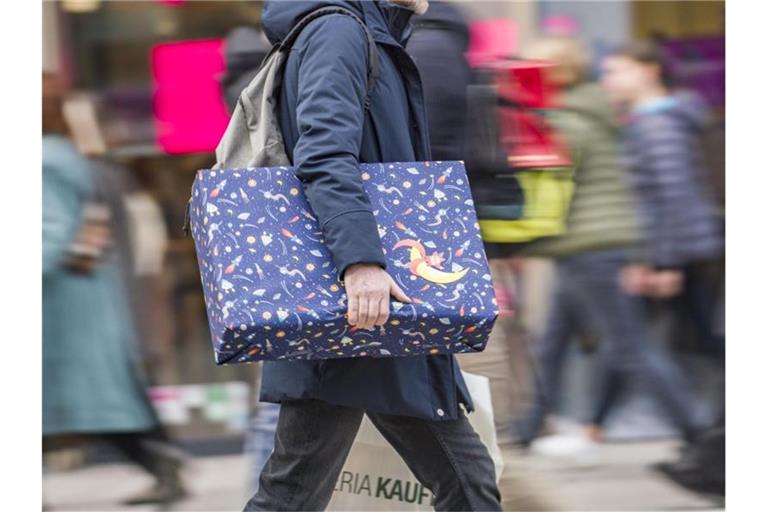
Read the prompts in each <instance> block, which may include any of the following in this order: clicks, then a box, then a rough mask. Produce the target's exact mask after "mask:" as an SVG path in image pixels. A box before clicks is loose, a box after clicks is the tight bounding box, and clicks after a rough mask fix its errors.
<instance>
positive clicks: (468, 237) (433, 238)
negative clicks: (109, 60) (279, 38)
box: [189, 162, 498, 364]
mask: <svg viewBox="0 0 768 512" xmlns="http://www.w3.org/2000/svg"><path fill="white" fill-rule="evenodd" d="M360 172H361V177H362V181H363V185H364V188H365V191H366V193H367V194H368V196H369V198H370V201H371V205H372V207H373V213H374V216H375V218H376V223H377V225H378V231H379V237H380V238H381V241H382V246H383V250H384V253H385V256H386V259H387V272H389V274H390V275H392V277H393V278H394V279H395V281H396V282H397V283H398V284H399V285H400V286H401V287H402V289H403V291H405V293H406V295H408V296H409V297H410V298H411V300H412V301H413V302H412V304H405V303H401V302H398V301H396V300H394V299H392V298H390V316H389V319H388V321H387V322H386V323H385V324H384V325H383V326H380V327H376V328H374V329H359V328H355V327H352V326H351V325H349V323H348V322H347V319H346V310H347V304H346V301H347V298H346V295H345V293H344V283H343V282H341V281H340V280H339V278H338V272H337V270H336V268H335V266H334V264H333V259H332V257H331V254H330V252H329V250H328V248H327V247H326V246H325V244H324V243H323V235H322V231H321V229H320V225H319V223H318V221H317V219H316V218H315V216H314V214H313V213H312V210H311V208H310V206H309V204H308V203H307V200H306V197H305V196H304V193H303V188H302V184H301V182H300V181H299V179H298V178H297V177H296V176H295V174H294V173H293V171H292V169H291V168H290V167H272V168H252V169H224V170H221V169H217V170H213V169H203V170H200V171H198V172H197V175H196V178H195V182H194V185H193V187H192V197H191V200H190V205H189V208H190V211H189V214H190V228H191V233H192V237H193V239H194V241H195V247H196V250H197V258H198V264H199V267H200V275H201V280H202V285H203V289H204V293H205V304H206V309H207V312H208V323H209V326H210V331H211V339H212V342H213V348H214V353H215V360H216V363H217V364H232V363H242V362H248V361H259V360H296V359H299V360H307V359H328V358H349V357H403V356H416V355H425V354H448V353H461V352H479V351H482V350H483V349H484V348H485V344H486V342H487V340H488V336H489V334H490V332H491V329H492V327H493V324H494V322H495V320H496V317H497V315H498V309H497V305H496V299H495V297H494V292H493V283H492V281H491V274H490V270H489V267H488V261H487V259H486V256H485V252H484V249H483V243H482V239H481V237H480V230H479V226H478V222H477V217H476V215H475V209H474V205H473V202H472V196H471V193H470V190H469V185H468V182H467V176H466V173H465V170H464V165H463V163H462V162H397V163H381V164H362V165H361V166H360Z"/></svg>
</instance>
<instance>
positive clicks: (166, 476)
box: [123, 460, 187, 505]
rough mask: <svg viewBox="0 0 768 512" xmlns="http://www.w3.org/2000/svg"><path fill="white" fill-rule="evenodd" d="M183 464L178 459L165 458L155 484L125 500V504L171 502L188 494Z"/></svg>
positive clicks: (160, 465)
mask: <svg viewBox="0 0 768 512" xmlns="http://www.w3.org/2000/svg"><path fill="white" fill-rule="evenodd" d="M180 470H181V464H180V463H179V461H177V460H164V461H163V462H162V463H160V464H159V468H158V471H157V473H156V475H155V478H156V479H157V480H156V481H155V484H154V485H153V486H152V487H151V488H149V489H148V490H146V491H144V492H142V493H140V494H138V495H136V496H134V497H133V498H129V499H127V500H125V501H123V505H146V504H166V505H167V504H169V503H173V502H175V501H179V500H181V499H183V498H184V497H186V496H187V491H186V489H185V488H184V484H183V483H182V481H181V475H180Z"/></svg>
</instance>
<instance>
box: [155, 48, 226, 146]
mask: <svg viewBox="0 0 768 512" xmlns="http://www.w3.org/2000/svg"><path fill="white" fill-rule="evenodd" d="M150 62H151V66H152V80H153V87H154V95H153V112H154V115H155V126H156V133H157V144H158V145H159V146H160V147H161V148H162V150H163V151H165V152H166V153H171V154H180V153H198V152H210V151H213V150H215V149H216V145H217V144H218V143H219V139H220V138H221V136H222V134H223V133H224V130H225V129H226V127H227V122H228V121H229V115H228V113H227V107H226V105H225V103H224V99H223V98H222V93H221V87H220V86H219V82H218V77H219V76H220V75H221V74H222V73H223V72H224V68H225V62H224V41H223V40H222V39H204V40H196V41H177V42H172V43H162V44H158V45H155V46H154V47H153V48H152V50H151V54H150Z"/></svg>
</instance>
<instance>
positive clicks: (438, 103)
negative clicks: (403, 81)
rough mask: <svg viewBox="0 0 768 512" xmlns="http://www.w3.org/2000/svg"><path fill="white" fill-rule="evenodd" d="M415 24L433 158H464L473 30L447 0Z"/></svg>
mask: <svg viewBox="0 0 768 512" xmlns="http://www.w3.org/2000/svg"><path fill="white" fill-rule="evenodd" d="M413 26H414V30H413V35H412V36H411V38H410V39H409V40H408V48H407V50H408V53H409V54H410V55H411V57H413V60H414V61H415V62H416V66H417V67H418V68H419V73H420V74H421V81H422V84H423V86H424V99H425V103H426V109H427V113H428V125H429V138H430V142H431V145H432V158H434V159H435V160H465V159H466V158H467V154H466V148H465V145H466V140H467V137H466V124H467V87H468V86H469V85H470V84H471V83H472V70H471V68H470V67H469V63H468V62H467V59H466V58H465V56H464V54H465V53H466V51H467V49H468V47H469V26H468V25H467V21H466V20H465V18H464V14H463V13H462V12H461V10H460V9H459V7H457V6H456V5H453V4H451V3H448V2H430V4H429V10H428V11H427V12H426V13H424V14H423V15H421V16H418V17H417V18H416V19H415V20H414V21H413ZM448 106H450V108H448Z"/></svg>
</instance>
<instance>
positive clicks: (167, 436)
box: [43, 0, 725, 510]
mask: <svg viewBox="0 0 768 512" xmlns="http://www.w3.org/2000/svg"><path fill="white" fill-rule="evenodd" d="M430 4H431V5H430V9H429V11H428V12H427V13H426V14H424V15H422V16H419V17H415V18H414V20H413V23H414V32H413V35H412V36H411V38H410V41H409V44H408V47H407V50H408V51H409V53H410V54H411V55H412V56H413V58H414V60H415V62H416V64H417V66H418V67H419V69H420V72H421V75H422V81H423V84H424V89H425V96H426V101H427V107H428V115H429V123H430V137H431V142H432V151H433V158H434V159H435V160H463V161H464V162H465V164H466V168H467V173H468V176H469V179H470V185H471V188H472V193H473V196H474V199H475V206H476V209H477V213H478V217H479V220H480V224H481V229H482V232H483V237H484V241H485V247H486V254H487V256H488V258H489V261H490V263H491V268H492V272H493V274H494V283H495V288H496V297H497V300H498V302H499V307H500V311H501V315H500V319H499V321H498V322H497V324H496V328H495V329H494V332H493V334H492V338H491V340H490V343H489V344H488V347H487V349H486V350H485V352H483V353H481V354H471V355H461V356H460V357H459V361H460V364H461V366H462V369H464V370H465V371H469V372H471V373H476V374H481V375H485V376H487V377H489V379H490V383H491V390H492V400H493V409H494V416H495V421H496V427H497V435H498V440H499V444H500V445H501V447H502V451H503V453H504V454H505V457H510V459H513V458H519V457H536V456H564V457H572V458H574V457H575V458H577V459H578V458H581V459H584V458H589V457H593V456H594V455H595V454H596V453H599V449H600V446H601V445H603V444H605V443H620V442H628V441H638V440H647V439H667V438H674V439H679V440H680V446H681V448H680V452H679V453H672V454H669V457H668V458H667V459H665V460H659V461H657V462H658V464H656V465H655V466H654V471H657V472H658V474H659V475H662V476H663V477H664V478H667V479H669V480H670V481H671V482H674V483H675V484H676V485H679V486H681V487H684V488H687V489H690V490H693V491H695V492H701V493H705V494H707V495H710V496H724V492H725V466H724V449H725V404H724V389H723V388H724V358H725V328H724V300H725V299H724V212H725V199H724V197H725V192H724V182H725V175H724V151H725V147H724V133H725V105H724V103H725V99H724V98H725V95H724V88H725V55H724V47H725V33H724V2H720V1H712V2H674V1H670V2H633V1H615V2H566V1H554V0H553V1H521V2H486V1H477V2H469V1H466V2H460V1H454V2H437V1H432V2H430ZM260 14H261V2H257V1H252V2H206V1H199V2H196V1H195V2H193V1H183V0H182V1H178V0H176V1H170V0H166V1H161V0H157V1H154V2H135V1H120V2H100V1H98V0H79V1H75V0H71V1H61V2H46V3H44V7H43V15H44V16H43V37H44V41H43V50H44V56H43V57H44V62H43V64H44V69H43V411H44V412H43V420H44V424H43V435H44V472H45V474H46V475H50V474H56V473H57V472H62V471H67V470H72V469H75V468H78V467H82V466H84V465H92V464H98V463H101V462H105V461H114V460H124V459H126V458H127V460H129V461H130V462H131V463H134V464H136V465H138V466H139V467H141V468H143V469H144V470H146V471H147V472H148V473H149V474H151V475H152V476H153V477H154V479H155V483H154V484H153V485H152V486H151V487H150V488H149V489H148V490H147V491H145V492H142V493H140V494H139V495H137V496H134V497H131V498H129V499H128V500H127V503H128V504H142V503H158V502H174V501H177V500H182V499H183V498H184V497H185V496H187V495H188V494H189V493H190V492H192V491H190V488H189V486H188V485H186V484H185V482H184V481H183V478H182V477H181V476H180V475H181V469H182V468H183V467H184V466H185V464H186V463H187V462H188V461H189V460H190V458H191V457H196V456H206V455H215V454H244V455H245V456H246V457H247V459H248V461H249V462H248V467H249V468H250V475H248V474H243V475H242V485H243V489H244V491H243V493H244V495H250V494H252V492H253V486H254V485H255V476H256V475H258V472H259V471H260V469H261V465H262V464H263V462H264V461H265V460H266V457H267V456H268V454H269V453H270V450H271V446H272V445H271V443H272V435H273V432H274V426H275V422H276V414H277V413H276V406H273V405H271V404H259V403H257V402H256V399H255V396H256V393H255V390H256V387H257V386H258V373H259V369H258V365H240V366H230V367H217V366H216V365H215V364H214V363H213V357H212V353H211V346H210V338H209V333H208V329H207V320H206V313H205V306H204V303H203V297H202V293H201V292H202V290H201V288H200V278H199V274H198V270H197V264H196V260H195V254H194V246H193V243H192V240H191V239H190V238H187V237H185V236H184V234H183V233H182V231H181V226H182V223H183V220H184V210H185V203H186V201H187V199H188V197H189V187H190V185H191V183H192V179H193V176H194V172H195V171H196V170H197V169H201V168H206V167H209V166H210V165H212V163H213V162H214V157H213V150H214V148H215V146H216V144H217V142H218V140H219V138H220V136H221V135H222V133H223V130H224V127H225V126H226V123H227V120H228V112H229V111H230V109H231V106H232V105H233V104H234V102H235V101H236V100H237V97H238V95H239V92H240V91H241V90H242V88H243V87H244V86H245V85H246V84H247V83H248V82H249V81H250V79H251V78H252V77H253V75H254V74H255V71H256V69H257V67H258V65H259V63H260V62H261V60H262V58H263V57H264V56H265V55H266V53H267V51H268V50H269V47H268V43H267V41H266V38H265V37H264V35H263V33H262V32H261V30H260V26H259V20H260ZM510 467H511V468H512V469H511V470H514V465H511V466H510ZM237 477H238V476H232V478H237ZM528 479H535V475H528ZM524 485H525V483H524V482H523V481H522V480H521V481H516V482H515V484H514V485H510V486H509V487H504V485H502V489H501V490H502V493H503V494H505V496H504V499H505V503H507V504H510V503H514V500H513V499H512V497H511V495H514V494H515V493H526V492H528V491H526V490H525V489H521V488H520V486H524ZM552 492H554V493H556V489H555V490H553V491H552ZM44 494H45V489H44ZM529 494H531V495H533V494H535V493H533V492H529ZM530 499H531V500H532V501H526V502H520V503H519V504H518V505H519V506H520V508H521V509H523V508H525V509H528V510H532V509H550V508H562V507H561V506H554V505H552V504H551V503H555V502H557V499H556V496H551V495H547V496H539V497H535V496H534V497H533V498H530ZM522 503H524V504H522ZM50 505H51V506H52V507H54V508H56V503H55V502H52V503H51V504H50ZM509 506H510V507H511V506H513V505H509ZM564 507H565V509H567V508H568V506H567V503H566V504H565V505H564Z"/></svg>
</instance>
